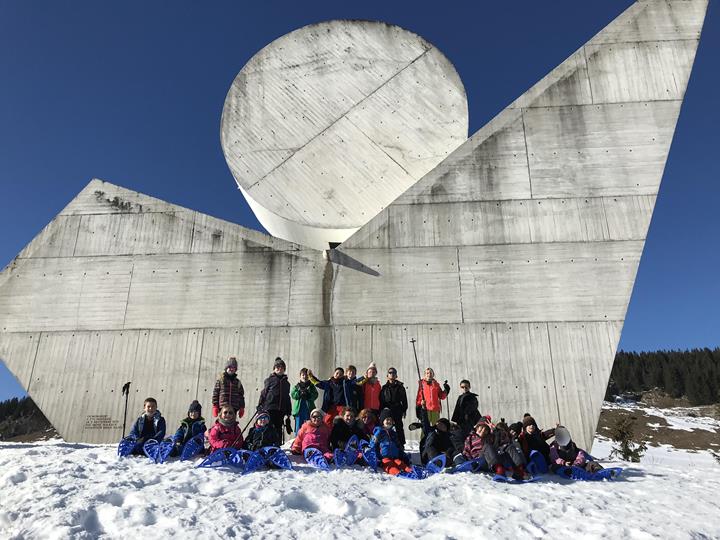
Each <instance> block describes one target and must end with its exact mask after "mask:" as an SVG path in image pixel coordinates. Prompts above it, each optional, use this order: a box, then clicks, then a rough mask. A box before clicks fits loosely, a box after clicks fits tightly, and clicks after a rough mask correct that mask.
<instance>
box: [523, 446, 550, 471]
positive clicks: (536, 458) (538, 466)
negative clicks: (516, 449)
mask: <svg viewBox="0 0 720 540" xmlns="http://www.w3.org/2000/svg"><path fill="white" fill-rule="evenodd" d="M526 469H527V472H529V473H530V474H531V475H533V476H537V475H540V474H545V473H547V472H548V464H547V461H545V458H544V457H543V455H542V454H541V453H540V452H538V451H537V450H532V451H531V452H530V459H529V460H528V464H527V467H526Z"/></svg>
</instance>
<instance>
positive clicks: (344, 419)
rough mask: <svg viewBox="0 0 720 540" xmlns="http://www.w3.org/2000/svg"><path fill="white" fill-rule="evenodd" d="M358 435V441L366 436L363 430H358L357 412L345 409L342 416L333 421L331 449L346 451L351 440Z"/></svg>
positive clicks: (350, 408)
mask: <svg viewBox="0 0 720 540" xmlns="http://www.w3.org/2000/svg"><path fill="white" fill-rule="evenodd" d="M353 435H356V436H357V438H358V440H359V439H362V438H363V437H364V435H365V433H364V432H363V430H361V429H358V426H357V425H356V424H355V410H354V409H353V408H352V407H345V408H344V409H343V411H342V415H341V416H338V417H336V418H335V419H334V420H333V428H332V431H331V432H330V449H331V450H336V449H338V450H344V449H345V445H346V444H347V442H348V441H349V440H350V438H351V437H352V436H353Z"/></svg>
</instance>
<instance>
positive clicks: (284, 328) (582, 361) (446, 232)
mask: <svg viewBox="0 0 720 540" xmlns="http://www.w3.org/2000/svg"><path fill="white" fill-rule="evenodd" d="M706 8H707V1H706V0H689V1H675V0H670V1H664V0H653V1H641V2H637V3H635V4H634V5H633V6H631V7H630V8H629V9H628V10H627V11H625V12H624V13H623V14H622V15H620V16H619V17H618V18H617V19H616V20H615V21H613V22H612V23H611V24H610V25H609V26H608V27H606V28H605V29H604V30H602V31H601V32H600V33H598V34H597V35H596V36H595V37H593V38H592V39H591V40H590V41H588V42H587V43H586V44H585V45H584V46H583V47H581V48H580V49H579V50H578V51H576V52H574V53H573V54H572V55H570V57H569V58H568V59H567V60H566V61H565V62H563V63H562V64H560V65H559V66H558V67H557V68H556V69H555V70H553V71H552V72H551V73H549V74H548V75H547V76H546V77H545V78H543V79H542V80H541V81H540V82H538V83H537V84H536V85H535V86H533V87H532V88H530V89H529V90H528V91H527V92H525V93H524V94H523V95H522V96H520V97H519V98H518V99H516V100H515V101H513V102H512V103H511V104H510V105H509V106H508V107H507V108H506V109H505V110H503V111H502V112H501V113H500V114H499V115H498V116H497V117H496V118H494V119H493V120H492V121H491V122H489V123H488V124H487V125H486V126H485V127H483V128H482V129H480V130H479V131H478V132H477V133H475V134H473V135H472V136H471V137H470V138H469V139H467V140H466V139H465V136H466V132H467V106H466V102H465V94H464V90H463V87H462V84H461V83H460V81H459V79H458V77H457V74H456V73H455V70H454V69H453V68H452V65H451V64H450V63H449V62H448V61H447V60H446V59H445V58H444V57H443V56H442V55H441V54H440V53H439V52H438V51H437V50H436V49H435V48H434V47H433V46H432V45H430V44H429V43H427V42H426V41H424V40H423V39H422V38H420V37H418V36H416V35H414V34H411V33H410V32H407V31H405V30H402V29H400V28H397V27H394V26H389V25H385V24H380V23H369V22H348V21H332V22H328V23H322V24H318V25H313V26H310V27H307V28H302V29H300V30H297V31H295V32H292V33H290V34H288V35H287V36H285V37H283V38H280V39H279V40H277V41H275V42H274V43H272V44H271V45H269V46H268V47H266V48H265V49H263V50H262V51H260V52H259V53H258V54H257V55H256V56H255V57H254V58H253V59H252V60H251V61H250V62H249V63H248V65H247V66H245V68H243V70H242V71H241V72H240V74H239V75H238V77H237V79H236V80H235V82H234V83H233V86H232V88H231V89H230V92H229V94H228V98H227V100H226V103H225V109H224V111H223V118H222V142H223V149H224V151H225V154H226V157H227V160H228V164H229V166H230V168H231V170H232V172H233V175H234V176H235V179H236V180H237V182H238V185H239V186H240V188H241V190H242V192H243V194H244V195H245V196H246V198H247V200H248V202H249V203H250V205H251V207H252V208H253V210H254V211H255V212H256V213H257V215H258V218H259V219H260V221H261V222H262V223H263V224H264V225H265V227H266V228H267V229H268V230H269V231H270V232H272V233H273V234H274V235H275V236H269V235H266V234H263V233H260V232H257V231H253V230H249V229H246V228H243V227H240V226H238V225H234V224H232V223H228V222H225V221H222V220H219V219H215V218H212V217H210V216H207V215H204V214H201V213H198V212H195V211H192V210H189V209H185V208H181V207H179V206H175V205H173V204H171V203H167V202H164V201H160V200H158V199H154V198H152V197H149V196H147V195H142V194H140V193H136V192H132V191H129V190H126V189H123V188H121V187H118V186H115V185H113V184H109V183H105V182H102V181H99V180H93V181H92V182H90V184H89V185H88V186H87V187H86V188H85V189H84V190H83V191H82V192H81V193H79V194H78V196H77V197H76V198H75V199H73V200H72V201H71V202H70V203H69V204H68V206H67V207H66V208H65V209H63V210H62V211H61V212H60V214H58V216H56V217H55V219H53V221H52V222H51V223H50V224H48V225H47V227H45V229H44V230H43V231H42V232H41V233H40V234H39V235H38V236H37V237H36V238H35V239H34V240H33V241H32V242H31V243H30V244H29V245H28V246H27V247H26V248H25V249H24V250H23V251H22V252H21V253H20V254H19V255H18V256H17V257H16V258H15V259H14V260H13V261H12V263H11V264H10V265H9V266H8V267H7V268H6V269H5V270H4V271H3V272H2V274H0V358H2V359H3V361H4V362H5V363H6V365H7V366H8V367H9V368H10V370H11V371H12V372H13V373H14V374H15V376H16V377H17V378H18V380H19V381H20V382H21V384H22V385H23V387H24V388H25V389H26V390H27V391H28V393H29V394H30V395H31V396H32V397H33V399H34V400H35V401H36V402H37V404H38V405H39V406H40V408H41V409H42V410H43V412H44V413H45V414H46V415H47V417H48V419H49V420H50V421H51V422H52V423H53V425H54V426H55V427H56V428H57V430H58V431H59V432H60V434H61V435H62V436H63V437H64V438H65V439H66V440H70V441H87V442H112V441H116V440H118V439H119V438H120V436H121V429H120V427H121V424H122V415H123V405H124V401H123V399H122V397H121V396H120V388H121V386H122V384H123V383H124V382H125V381H133V386H132V387H131V390H132V395H131V398H130V410H132V411H138V410H139V409H140V408H141V406H142V400H143V398H145V397H146V396H148V395H152V396H154V397H156V398H157V399H158V401H159V404H160V409H161V410H162V412H163V413H164V414H165V416H166V417H167V418H168V420H169V421H170V423H173V422H175V421H176V420H177V419H179V418H180V417H181V416H182V415H183V414H184V412H185V411H186V408H187V405H188V404H189V403H190V401H191V400H192V399H199V400H200V402H201V403H202V404H203V405H204V406H205V407H206V411H207V410H208V409H209V404H210V394H211V390H212V384H213V381H214V379H215V377H216V376H217V375H218V373H219V372H220V371H221V369H222V366H223V362H224V360H225V359H226V358H227V356H228V355H231V354H232V355H236V356H237V357H238V358H239V360H240V369H239V375H240V377H241V379H242V380H243V382H244V385H245V389H246V393H247V396H246V397H247V400H248V403H249V404H250V405H249V407H250V408H252V405H253V404H254V403H256V402H257V397H258V394H259V387H260V385H261V381H262V380H263V378H264V377H265V376H266V375H267V374H268V373H269V371H270V369H271V366H272V360H273V359H274V358H275V356H278V355H280V356H282V357H283V358H284V359H285V360H286V361H287V363H288V371H289V373H290V375H291V377H292V376H293V375H294V373H295V372H297V371H298V370H299V369H300V368H301V367H303V366H307V367H310V368H312V369H313V371H315V372H317V373H319V374H329V373H331V371H332V368H333V367H334V366H335V365H346V364H348V363H353V364H355V365H357V366H358V367H359V369H360V370H361V371H362V370H364V368H365V366H367V365H368V363H369V362H370V361H371V360H372V361H375V362H376V363H377V364H378V366H379V367H380V370H381V373H384V370H385V369H386V368H388V367H390V366H391V365H392V366H395V367H397V368H398V371H399V373H400V376H401V379H402V380H404V381H405V383H406V386H407V387H408V393H409V395H410V396H414V394H415V391H416V382H415V378H416V375H415V364H414V358H413V356H412V348H411V346H410V344H409V339H410V338H412V337H415V338H417V339H418V347H419V348H418V353H419V356H420V359H421V362H422V364H423V365H431V366H433V367H434V368H435V370H436V372H437V373H438V375H439V377H441V378H442V379H445V378H447V379H448V380H450V381H451V382H452V384H453V386H456V384H457V382H458V381H459V380H460V379H462V378H468V379H470V380H471V381H472V383H473V388H474V390H475V391H476V392H477V393H478V394H479V396H480V403H481V408H482V411H483V412H489V413H492V414H493V415H503V416H505V417H506V418H508V419H514V418H519V417H521V416H522V414H523V413H524V412H526V411H530V412H532V413H533V415H534V416H535V418H536V419H537V420H538V421H539V422H540V423H541V424H542V425H548V426H549V425H553V424H554V423H555V422H557V421H559V422H562V423H563V424H565V425H567V426H568V427H569V428H570V430H571V432H572V433H573V435H574V438H575V439H576V440H577V442H578V443H579V444H581V445H583V446H588V447H589V446H591V444H592V438H593V433H594V431H595V428H596V424H597V420H598V416H599V413H600V406H601V402H602V398H603V394H604V391H605V387H606V384H607V380H608V376H609V373H610V368H611V366H612V362H613V358H614V355H615V351H616V347H617V344H618V340H619V336H620V332H621V330H622V325H623V320H624V317H625V312H626V309H627V305H628V301H629V298H630V293H631V291H632V286H633V282H634V279H635V274H636V270H637V267H638V263H639V260H640V256H641V253H642V249H643V245H644V241H645V237H646V233H647V229H648V225H649V223H650V218H651V215H652V210H653V207H654V204H655V198H656V195H657V193H658V187H659V184H660V180H661V177H662V173H663V168H664V165H665V160H666V158H667V154H668V150H669V147H670V143H671V140H672V136H673V132H674V128H675V124H676V121H677V118H678V114H679V111H680V106H681V104H682V99H683V96H684V93H685V88H686V86H687V81H688V78H689V75H690V70H691V67H692V63H693V59H694V56H695V51H696V48H697V45H698V40H699V38H700V31H701V28H702V23H703V20H704V15H705V10H706ZM318 100H319V101H318ZM381 121H382V124H381ZM281 238H284V239H281ZM329 243H333V244H332V245H335V243H340V245H339V246H338V247H336V248H335V249H331V250H327V247H329V246H328V244H329ZM77 403H82V404H83V410H87V413H86V414H83V415H82V416H79V415H78V413H77V408H75V407H74V405H75V404H77Z"/></svg>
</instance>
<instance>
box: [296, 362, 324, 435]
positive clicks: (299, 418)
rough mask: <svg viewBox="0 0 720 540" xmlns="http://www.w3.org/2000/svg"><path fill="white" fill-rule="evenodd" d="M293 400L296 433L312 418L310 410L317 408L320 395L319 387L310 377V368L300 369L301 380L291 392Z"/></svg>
mask: <svg viewBox="0 0 720 540" xmlns="http://www.w3.org/2000/svg"><path fill="white" fill-rule="evenodd" d="M290 397H291V398H292V400H293V404H292V414H293V416H294V417H295V433H299V432H300V428H301V427H302V425H303V424H304V423H305V422H307V421H308V420H310V411H312V410H313V409H314V408H315V400H316V399H317V397H318V391H317V388H315V385H314V384H312V383H311V382H310V380H309V379H308V368H302V369H301V370H300V380H299V381H298V383H297V384H296V385H295V386H293V388H292V391H291V392H290Z"/></svg>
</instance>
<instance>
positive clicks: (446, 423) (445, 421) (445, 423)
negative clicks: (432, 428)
mask: <svg viewBox="0 0 720 540" xmlns="http://www.w3.org/2000/svg"><path fill="white" fill-rule="evenodd" d="M438 424H442V425H443V426H445V429H446V430H448V431H450V420H448V419H447V418H441V419H440V420H438V421H437V422H436V423H435V425H438Z"/></svg>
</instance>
